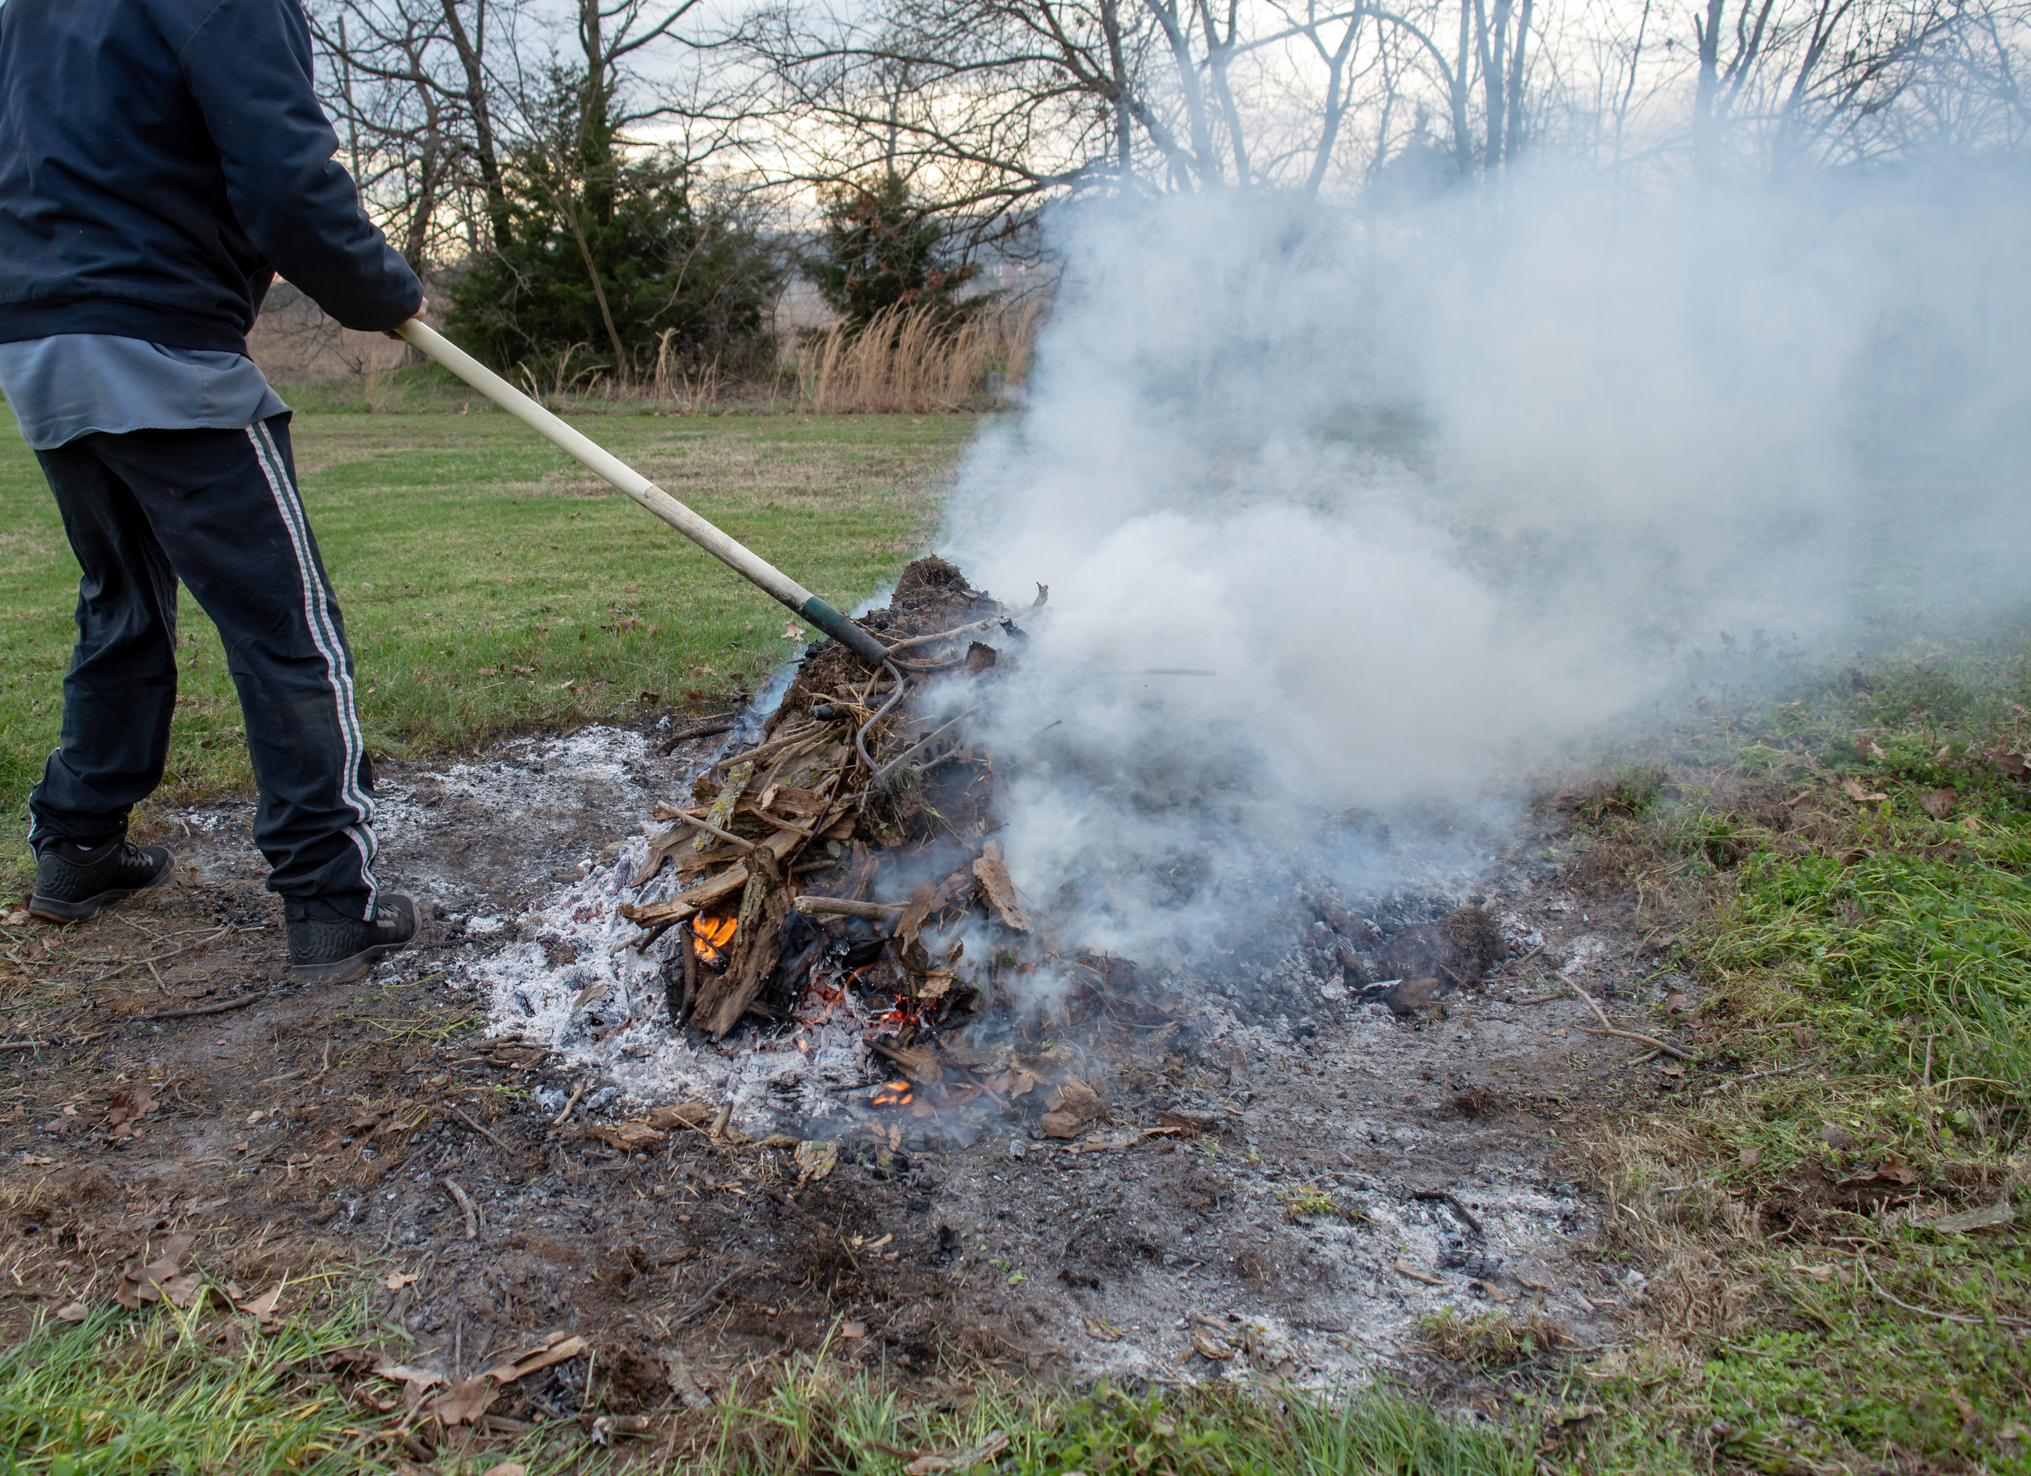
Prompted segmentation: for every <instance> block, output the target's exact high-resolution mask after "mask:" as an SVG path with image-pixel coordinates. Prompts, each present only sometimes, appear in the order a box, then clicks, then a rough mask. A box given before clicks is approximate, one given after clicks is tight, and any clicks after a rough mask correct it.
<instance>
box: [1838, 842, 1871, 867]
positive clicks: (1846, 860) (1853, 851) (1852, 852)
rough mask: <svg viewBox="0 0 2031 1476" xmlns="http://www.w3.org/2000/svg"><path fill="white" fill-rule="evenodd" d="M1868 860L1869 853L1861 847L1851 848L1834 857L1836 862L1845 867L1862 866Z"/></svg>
mask: <svg viewBox="0 0 2031 1476" xmlns="http://www.w3.org/2000/svg"><path fill="white" fill-rule="evenodd" d="M1868 859H1869V853H1868V852H1867V851H1865V850H1863V849H1862V848H1861V847H1859V846H1849V847H1848V848H1847V849H1846V850H1845V851H1842V852H1840V853H1839V854H1838V855H1836V856H1835V857H1834V860H1836V861H1838V862H1840V863H1841V865H1843V866H1860V865H1861V864H1862V863H1863V862H1864V861H1866V860H1868Z"/></svg>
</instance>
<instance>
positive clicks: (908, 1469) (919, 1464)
mask: <svg viewBox="0 0 2031 1476" xmlns="http://www.w3.org/2000/svg"><path fill="white" fill-rule="evenodd" d="M1007 1449H1008V1436H1007V1435H1005V1434H1003V1433H1002V1432H1001V1431H999V1430H996V1431H995V1432H994V1433H993V1434H992V1435H989V1436H988V1437H987V1438H986V1439H985V1440H983V1441H981V1442H980V1443H979V1444H978V1445H976V1446H974V1447H973V1449H971V1450H959V1451H953V1452H952V1453H950V1454H949V1455H944V1454H926V1455H920V1456H918V1457H917V1458H916V1459H915V1460H913V1461H911V1462H910V1463H909V1465H907V1466H905V1467H903V1470H904V1472H905V1473H906V1476H937V1473H939V1472H943V1471H964V1470H966V1469H967V1468H968V1467H971V1466H984V1465H986V1464H987V1463H988V1462H989V1461H991V1460H993V1459H994V1458H995V1457H996V1456H998V1455H1000V1454H1001V1453H1002V1452H1003V1451H1005V1450H1007Z"/></svg>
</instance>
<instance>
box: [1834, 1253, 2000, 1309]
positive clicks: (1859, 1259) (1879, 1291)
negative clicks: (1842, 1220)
mask: <svg viewBox="0 0 2031 1476" xmlns="http://www.w3.org/2000/svg"><path fill="white" fill-rule="evenodd" d="M1855 1264H1856V1265H1857V1266H1860V1267H1861V1268H1862V1275H1863V1276H1864V1277H1866V1278H1868V1282H1869V1289H1870V1290H1871V1291H1873V1292H1875V1294H1876V1295H1877V1296H1879V1297H1881V1298H1882V1299H1883V1300H1884V1301H1886V1302H1888V1303H1889V1304H1890V1305H1891V1306H1893V1307H1902V1308H1903V1309H1904V1310H1905V1311H1906V1312H1915V1313H1917V1314H1918V1315H1919V1316H1920V1317H1937V1318H1938V1319H1939V1320H1940V1321H1942V1322H1960V1323H1965V1324H1967V1325H1968V1326H1969V1327H1986V1326H1987V1325H1988V1322H1989V1321H1994V1322H1997V1323H2000V1324H2001V1325H2002V1326H2004V1327H2031V1317H2005V1316H2004V1315H2003V1314H2002V1313H2000V1312H1998V1313H1996V1314H1995V1316H1994V1317H1993V1318H1991V1319H1987V1320H1985V1319H1983V1318H1980V1317H1964V1316H1962V1315H1961V1314H1960V1313H1958V1312H1941V1311H1939V1310H1938V1309H1937V1308H1934V1307H1916V1306H1913V1305H1912V1304H1911V1303H1910V1302H1905V1301H1899V1300H1898V1299H1897V1298H1896V1297H1893V1296H1891V1295H1890V1293H1888V1292H1886V1291H1884V1290H1883V1288H1882V1287H1881V1286H1879V1285H1878V1284H1877V1282H1876V1275H1875V1273H1874V1272H1873V1271H1871V1270H1870V1269H1869V1261H1868V1258H1867V1257H1866V1256H1864V1255H1863V1254H1862V1253H1861V1252H1860V1251H1857V1252H1855Z"/></svg>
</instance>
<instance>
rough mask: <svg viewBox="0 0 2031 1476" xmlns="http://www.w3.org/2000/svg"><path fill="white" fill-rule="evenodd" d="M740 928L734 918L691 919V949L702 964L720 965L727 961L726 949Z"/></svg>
mask: <svg viewBox="0 0 2031 1476" xmlns="http://www.w3.org/2000/svg"><path fill="white" fill-rule="evenodd" d="M739 926H740V923H739V920H738V919H736V918H733V917H694V918H693V919H691V947H692V949H693V951H695V952H696V953H697V955H698V961H699V962H700V963H707V964H719V963H723V962H725V960H726V947H727V945H728V944H729V943H731V942H733V935H734V930H735V929H736V928H738V927H739Z"/></svg>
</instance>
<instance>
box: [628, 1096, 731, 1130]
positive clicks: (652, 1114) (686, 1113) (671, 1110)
mask: <svg viewBox="0 0 2031 1476" xmlns="http://www.w3.org/2000/svg"><path fill="white" fill-rule="evenodd" d="M715 1110H716V1109H715V1108H714V1107H713V1105H712V1104H711V1103H710V1102H705V1101H700V1100H697V1099H693V1100H692V1101H689V1102H683V1103H680V1104H679V1105H677V1106H675V1107H652V1108H650V1109H649V1111H648V1112H647V1113H645V1114H644V1115H643V1117H642V1121H643V1122H646V1123H647V1124H648V1125H649V1126H650V1127H652V1128H657V1129H660V1130H662V1131H664V1132H668V1131H669V1130H670V1129H671V1128H674V1127H693V1128H695V1127H702V1126H704V1125H705V1124H706V1123H708V1122H710V1121H711V1120H712V1114H713V1112H714V1111H715Z"/></svg>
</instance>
